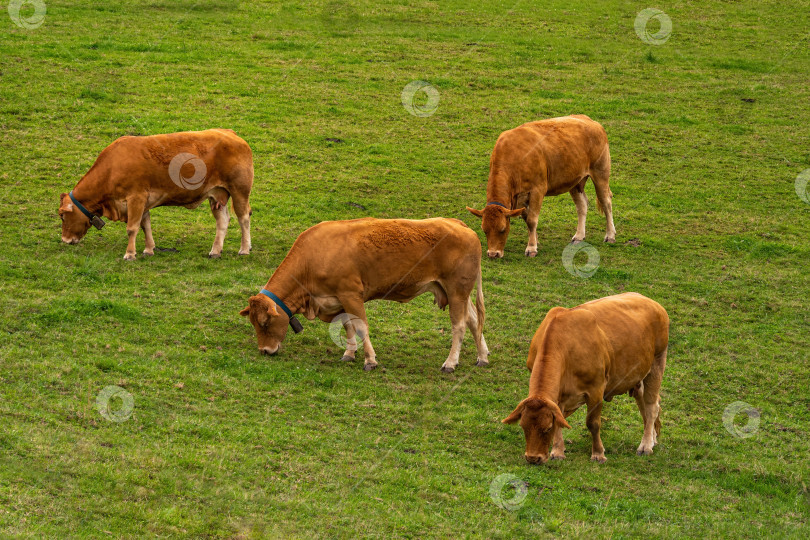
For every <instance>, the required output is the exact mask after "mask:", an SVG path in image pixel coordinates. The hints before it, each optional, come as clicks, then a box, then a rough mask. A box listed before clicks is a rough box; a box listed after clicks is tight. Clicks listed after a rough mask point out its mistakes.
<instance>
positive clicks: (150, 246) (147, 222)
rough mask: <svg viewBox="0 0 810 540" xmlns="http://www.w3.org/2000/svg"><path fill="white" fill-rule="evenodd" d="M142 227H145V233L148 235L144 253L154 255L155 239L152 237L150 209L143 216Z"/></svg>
mask: <svg viewBox="0 0 810 540" xmlns="http://www.w3.org/2000/svg"><path fill="white" fill-rule="evenodd" d="M141 229H143V235H144V237H146V246H145V247H144V250H143V254H144V255H154V254H155V239H154V238H152V220H151V219H150V217H149V210H147V211H146V212H144V213H143V217H142V218H141Z"/></svg>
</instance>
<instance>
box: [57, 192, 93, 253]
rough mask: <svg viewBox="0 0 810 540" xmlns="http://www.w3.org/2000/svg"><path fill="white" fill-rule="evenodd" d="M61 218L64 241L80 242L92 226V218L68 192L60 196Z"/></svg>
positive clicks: (67, 242) (70, 242) (68, 242)
mask: <svg viewBox="0 0 810 540" xmlns="http://www.w3.org/2000/svg"><path fill="white" fill-rule="evenodd" d="M59 219H61V220H62V242H65V243H66V244H78V243H79V240H81V239H82V238H84V235H85V234H87V230H88V229H89V228H90V220H89V219H88V218H87V216H85V215H84V214H83V213H82V212H81V211H80V210H79V209H78V208H76V206H75V205H74V204H73V201H71V200H70V197H68V194H67V193H62V194H61V195H60V196H59Z"/></svg>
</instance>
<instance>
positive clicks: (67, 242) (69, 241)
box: [62, 236, 79, 246]
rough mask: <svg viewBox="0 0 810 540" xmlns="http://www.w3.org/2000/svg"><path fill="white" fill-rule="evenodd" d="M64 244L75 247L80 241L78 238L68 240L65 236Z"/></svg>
mask: <svg viewBox="0 0 810 540" xmlns="http://www.w3.org/2000/svg"><path fill="white" fill-rule="evenodd" d="M62 242H64V243H66V244H70V245H71V246H75V245H76V244H78V243H79V239H78V238H67V237H65V236H63V237H62Z"/></svg>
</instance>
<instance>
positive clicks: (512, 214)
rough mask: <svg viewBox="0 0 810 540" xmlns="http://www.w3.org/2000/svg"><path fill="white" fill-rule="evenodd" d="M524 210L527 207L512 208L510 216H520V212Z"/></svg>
mask: <svg viewBox="0 0 810 540" xmlns="http://www.w3.org/2000/svg"><path fill="white" fill-rule="evenodd" d="M524 210H526V209H525V208H518V209H517V210H510V211H509V217H510V218H513V217H518V216H519V215H520V214H522V213H523V211H524Z"/></svg>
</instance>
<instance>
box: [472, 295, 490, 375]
mask: <svg viewBox="0 0 810 540" xmlns="http://www.w3.org/2000/svg"><path fill="white" fill-rule="evenodd" d="M467 328H469V329H470V332H471V333H472V335H473V339H475V348H476V351H478V360H477V362H476V363H475V365H476V366H478V367H483V366H486V365H488V364H489V360H488V359H487V357H488V356H489V349H488V348H487V342H486V340H485V339H484V332H483V331H482V332H478V312H477V311H476V309H475V306H474V305H473V302H472V299H469V300H467Z"/></svg>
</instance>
